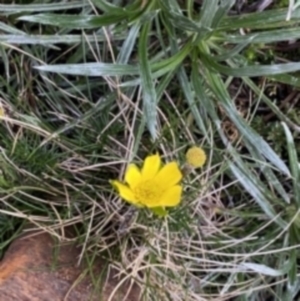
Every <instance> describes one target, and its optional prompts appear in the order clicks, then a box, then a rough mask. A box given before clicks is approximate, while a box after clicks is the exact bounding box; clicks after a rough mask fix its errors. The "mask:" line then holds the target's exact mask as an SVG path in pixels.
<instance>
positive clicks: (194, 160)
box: [186, 146, 206, 168]
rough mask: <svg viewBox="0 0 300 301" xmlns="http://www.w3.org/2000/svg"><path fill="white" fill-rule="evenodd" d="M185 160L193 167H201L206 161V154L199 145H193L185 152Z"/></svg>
mask: <svg viewBox="0 0 300 301" xmlns="http://www.w3.org/2000/svg"><path fill="white" fill-rule="evenodd" d="M186 161H187V163H188V164H189V165H191V166H192V167H194V168H198V167H202V166H203V165H204V163H205V162H206V154H205V152H204V150H203V149H202V148H201V147H198V146H193V147H191V148H189V149H188V151H187V153H186Z"/></svg>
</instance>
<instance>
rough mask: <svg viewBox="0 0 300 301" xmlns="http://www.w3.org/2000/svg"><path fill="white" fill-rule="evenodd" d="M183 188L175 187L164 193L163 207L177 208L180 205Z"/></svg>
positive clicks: (161, 203)
mask: <svg viewBox="0 0 300 301" xmlns="http://www.w3.org/2000/svg"><path fill="white" fill-rule="evenodd" d="M181 194H182V186H181V185H175V186H173V187H171V188H169V189H168V190H166V191H165V192H164V194H163V195H162V197H161V199H160V205H161V206H162V207H175V206H177V205H178V204H179V203H180V199H181Z"/></svg>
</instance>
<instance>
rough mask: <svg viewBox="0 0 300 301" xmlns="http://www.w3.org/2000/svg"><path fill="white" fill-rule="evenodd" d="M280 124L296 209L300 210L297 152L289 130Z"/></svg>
mask: <svg viewBox="0 0 300 301" xmlns="http://www.w3.org/2000/svg"><path fill="white" fill-rule="evenodd" d="M281 124H282V127H283V129H284V132H285V137H286V143H287V149H288V153H289V163H290V170H291V174H292V182H293V188H294V189H293V195H294V198H295V202H296V204H297V207H298V208H300V164H299V160H298V156H297V150H296V146H295V142H294V138H293V135H292V133H291V131H290V129H289V128H288V126H287V125H286V123H284V122H282V123H281Z"/></svg>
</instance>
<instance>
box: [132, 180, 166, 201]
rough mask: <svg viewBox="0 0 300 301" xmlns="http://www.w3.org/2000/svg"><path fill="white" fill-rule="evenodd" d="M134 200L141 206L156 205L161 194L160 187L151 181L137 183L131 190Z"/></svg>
mask: <svg viewBox="0 0 300 301" xmlns="http://www.w3.org/2000/svg"><path fill="white" fill-rule="evenodd" d="M133 192H134V195H135V197H136V200H137V201H138V202H140V203H141V204H142V205H145V206H148V205H153V204H155V203H158V202H159V200H160V198H161V196H162V194H163V189H162V187H161V186H160V185H159V184H158V183H157V182H155V181H153V180H148V181H144V182H141V183H139V184H138V185H137V186H136V187H135V188H134V189H133Z"/></svg>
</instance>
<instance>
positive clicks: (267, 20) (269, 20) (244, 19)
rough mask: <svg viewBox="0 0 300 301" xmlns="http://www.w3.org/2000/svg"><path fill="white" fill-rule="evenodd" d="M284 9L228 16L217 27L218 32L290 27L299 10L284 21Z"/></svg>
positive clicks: (285, 11)
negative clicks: (288, 19)
mask: <svg viewBox="0 0 300 301" xmlns="http://www.w3.org/2000/svg"><path fill="white" fill-rule="evenodd" d="M286 16H287V10H286V9H272V10H266V11H263V12H255V13H250V14H243V15H241V16H230V17H226V18H224V19H223V20H222V22H221V23H220V25H219V28H218V29H219V30H220V31H227V30H230V29H238V28H259V29H261V28H265V27H267V26H271V25H273V26H277V27H283V26H286V27H287V26H290V25H291V24H293V23H294V22H296V21H299V19H300V9H299V8H297V9H295V10H294V11H293V13H292V16H291V21H286Z"/></svg>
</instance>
